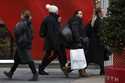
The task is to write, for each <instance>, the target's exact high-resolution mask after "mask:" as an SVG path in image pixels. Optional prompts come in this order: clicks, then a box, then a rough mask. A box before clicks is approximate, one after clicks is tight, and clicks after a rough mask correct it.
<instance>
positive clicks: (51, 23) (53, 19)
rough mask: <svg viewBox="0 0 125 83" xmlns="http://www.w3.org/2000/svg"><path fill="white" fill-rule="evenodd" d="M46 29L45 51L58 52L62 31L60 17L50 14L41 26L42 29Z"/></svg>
mask: <svg viewBox="0 0 125 83" xmlns="http://www.w3.org/2000/svg"><path fill="white" fill-rule="evenodd" d="M43 27H45V31H46V32H45V33H46V35H45V37H44V38H45V41H44V42H45V50H51V49H54V50H58V49H60V44H61V37H60V36H61V31H60V23H59V22H58V16H57V15H56V14H54V13H50V14H49V16H47V17H46V18H45V19H44V20H43V23H42V25H41V28H43Z"/></svg>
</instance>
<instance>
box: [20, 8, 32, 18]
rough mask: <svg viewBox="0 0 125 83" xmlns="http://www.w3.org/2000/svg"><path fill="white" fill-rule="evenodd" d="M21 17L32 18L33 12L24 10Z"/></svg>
mask: <svg viewBox="0 0 125 83" xmlns="http://www.w3.org/2000/svg"><path fill="white" fill-rule="evenodd" d="M21 15H23V16H24V17H25V18H26V19H29V17H30V16H31V12H30V11H29V10H23V11H22V12H21Z"/></svg>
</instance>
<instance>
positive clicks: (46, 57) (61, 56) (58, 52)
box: [39, 47, 67, 71]
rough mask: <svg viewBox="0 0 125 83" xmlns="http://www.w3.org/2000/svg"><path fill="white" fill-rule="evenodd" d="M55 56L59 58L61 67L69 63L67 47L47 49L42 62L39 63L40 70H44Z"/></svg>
mask: <svg viewBox="0 0 125 83" xmlns="http://www.w3.org/2000/svg"><path fill="white" fill-rule="evenodd" d="M55 58H58V60H59V63H60V67H61V68H63V67H64V66H65V64H66V63H67V59H66V52H65V48H63V47H62V48H61V49H59V50H52V49H51V50H45V55H44V57H43V60H42V63H41V64H40V65H39V70H40V71H42V70H44V69H45V68H46V67H47V66H48V65H49V64H50V63H51V61H53V60H54V59H55Z"/></svg>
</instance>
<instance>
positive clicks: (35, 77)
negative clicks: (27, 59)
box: [29, 73, 39, 81]
mask: <svg viewBox="0 0 125 83" xmlns="http://www.w3.org/2000/svg"><path fill="white" fill-rule="evenodd" d="M38 77H39V76H38V73H35V74H33V77H32V79H30V80H29V81H37V80H38Z"/></svg>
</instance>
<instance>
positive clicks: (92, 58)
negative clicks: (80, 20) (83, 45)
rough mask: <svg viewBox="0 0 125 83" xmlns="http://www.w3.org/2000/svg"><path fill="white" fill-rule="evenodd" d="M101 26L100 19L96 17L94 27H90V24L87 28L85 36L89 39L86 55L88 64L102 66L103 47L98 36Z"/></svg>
mask: <svg viewBox="0 0 125 83" xmlns="http://www.w3.org/2000/svg"><path fill="white" fill-rule="evenodd" d="M102 26H103V21H102V19H101V18H100V17H97V19H96V20H95V23H94V26H93V27H91V24H89V26H88V27H87V28H88V30H87V34H88V37H89V48H88V54H87V57H88V59H87V61H88V63H91V62H94V63H96V64H104V55H105V47H104V44H103V42H102V41H101V40H100V37H99V35H98V33H99V31H100V28H101V27H102Z"/></svg>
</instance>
